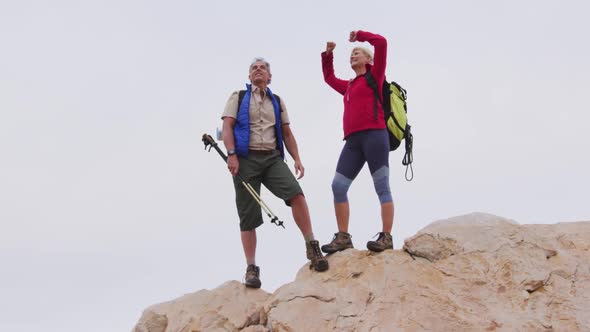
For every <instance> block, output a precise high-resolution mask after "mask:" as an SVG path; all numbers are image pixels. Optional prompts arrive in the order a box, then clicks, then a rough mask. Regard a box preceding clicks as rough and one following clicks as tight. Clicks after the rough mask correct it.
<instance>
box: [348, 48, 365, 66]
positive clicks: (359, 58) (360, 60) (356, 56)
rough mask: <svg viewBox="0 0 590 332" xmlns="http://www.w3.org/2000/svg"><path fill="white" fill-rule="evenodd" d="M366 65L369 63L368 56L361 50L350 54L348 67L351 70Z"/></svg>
mask: <svg viewBox="0 0 590 332" xmlns="http://www.w3.org/2000/svg"><path fill="white" fill-rule="evenodd" d="M367 63H370V60H369V56H368V55H367V54H366V53H365V52H363V50H361V49H355V50H352V53H351V54H350V66H351V67H352V68H357V67H364V66H365V65H366V64H367Z"/></svg>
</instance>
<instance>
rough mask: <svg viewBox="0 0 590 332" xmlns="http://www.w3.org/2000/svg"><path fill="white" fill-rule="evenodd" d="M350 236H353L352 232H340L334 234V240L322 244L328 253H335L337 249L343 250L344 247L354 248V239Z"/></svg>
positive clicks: (324, 250) (323, 249)
mask: <svg viewBox="0 0 590 332" xmlns="http://www.w3.org/2000/svg"><path fill="white" fill-rule="evenodd" d="M350 238H351V236H350V234H348V233H346V232H338V233H336V234H334V238H333V239H332V242H330V243H328V244H324V245H323V246H322V251H323V252H325V253H326V254H332V253H335V252H336V251H342V250H344V249H348V248H354V247H353V246H352V240H351V239H350Z"/></svg>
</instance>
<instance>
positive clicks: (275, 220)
mask: <svg viewBox="0 0 590 332" xmlns="http://www.w3.org/2000/svg"><path fill="white" fill-rule="evenodd" d="M203 143H204V144H205V150H207V147H209V151H211V148H214V149H215V150H216V151H217V153H219V155H220V156H221V158H222V159H223V160H224V161H225V162H226V163H227V156H226V155H225V153H223V151H221V149H220V148H219V146H218V145H217V142H215V140H214V139H213V137H211V136H210V135H208V134H203ZM238 178H239V179H240V181H241V182H242V185H243V186H244V187H245V188H246V190H247V191H248V192H249V193H250V195H252V198H254V200H255V201H256V203H258V205H260V207H261V208H262V209H263V210H264V212H265V213H266V215H267V216H268V217H269V218H270V222H271V223H273V224H275V225H277V226H281V227H283V228H285V225H283V222H282V221H281V220H279V218H278V217H277V216H276V215H275V214H274V213H273V212H272V211H271V210H270V208H269V207H268V205H266V203H264V201H263V200H262V198H260V195H258V193H257V192H256V190H254V188H253V187H252V186H251V185H250V184H249V183H248V182H247V181H246V180H244V178H243V177H242V176H241V175H240V173H238Z"/></svg>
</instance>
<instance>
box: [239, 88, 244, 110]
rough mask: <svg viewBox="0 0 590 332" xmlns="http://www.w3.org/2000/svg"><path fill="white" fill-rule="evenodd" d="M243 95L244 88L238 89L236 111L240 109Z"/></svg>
mask: <svg viewBox="0 0 590 332" xmlns="http://www.w3.org/2000/svg"><path fill="white" fill-rule="evenodd" d="M245 95H246V90H240V91H239V92H238V112H239V111H240V105H242V100H244V96H245Z"/></svg>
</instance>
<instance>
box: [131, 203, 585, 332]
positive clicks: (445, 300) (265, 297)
mask: <svg viewBox="0 0 590 332" xmlns="http://www.w3.org/2000/svg"><path fill="white" fill-rule="evenodd" d="M328 259H329V261H330V270H328V271H327V272H324V273H317V272H313V271H310V270H309V269H308V267H307V266H304V267H302V268H301V269H300V270H299V272H298V273H297V276H296V279H295V280H294V281H293V282H291V283H289V284H286V285H284V286H282V287H280V288H279V289H277V290H276V291H275V292H274V293H273V294H268V293H266V292H264V291H262V290H249V289H245V287H243V286H242V285H241V284H240V283H239V282H237V281H231V282H227V283H225V284H223V285H222V286H220V287H218V288H217V289H214V290H212V291H199V292H196V293H193V294H189V295H186V296H184V297H181V298H179V299H176V300H173V301H171V302H166V303H162V304H158V305H154V306H152V307H149V308H148V309H146V310H145V311H144V313H143V315H142V317H141V319H140V321H139V322H138V323H137V325H136V327H135V329H134V332H177V331H178V332H193V331H195V332H196V331H249V332H263V331H372V332H376V331H425V330H431V331H590V222H577V223H558V224H553V225H519V224H517V223H516V222H514V221H511V220H507V219H504V218H501V217H497V216H493V215H489V214H482V213H474V214H470V215H465V216H460V217H454V218H450V219H447V220H441V221H437V222H434V223H432V224H430V225H429V226H427V227H426V228H424V229H423V230H421V231H420V232H418V234H416V235H415V236H413V237H412V238H409V239H407V240H406V241H405V244H404V248H403V250H394V251H386V252H383V253H379V254H375V253H371V252H369V251H366V250H356V249H349V250H346V251H343V252H339V253H335V254H333V255H331V256H330V257H329V258H328Z"/></svg>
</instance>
